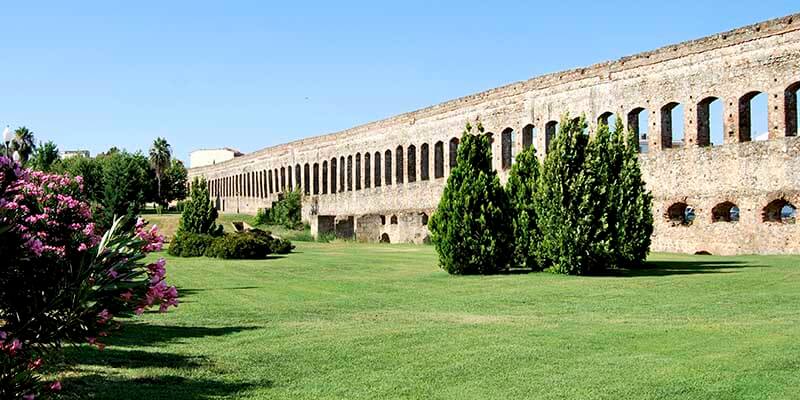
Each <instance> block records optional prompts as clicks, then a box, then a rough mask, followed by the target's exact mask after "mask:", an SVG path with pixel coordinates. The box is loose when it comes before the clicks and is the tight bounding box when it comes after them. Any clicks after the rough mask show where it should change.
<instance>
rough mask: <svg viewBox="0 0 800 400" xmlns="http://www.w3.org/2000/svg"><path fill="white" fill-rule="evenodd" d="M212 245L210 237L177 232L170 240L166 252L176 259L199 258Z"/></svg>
mask: <svg viewBox="0 0 800 400" xmlns="http://www.w3.org/2000/svg"><path fill="white" fill-rule="evenodd" d="M213 243H214V237H213V236H211V235H199V234H196V233H187V232H179V233H177V234H176V235H175V237H173V238H172V241H171V242H170V243H169V249H168V250H167V252H168V253H169V254H170V255H172V256H176V257H200V256H202V255H204V254H205V253H206V250H207V249H208V248H209V247H211V245H212V244H213Z"/></svg>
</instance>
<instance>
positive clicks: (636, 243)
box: [614, 118, 653, 268]
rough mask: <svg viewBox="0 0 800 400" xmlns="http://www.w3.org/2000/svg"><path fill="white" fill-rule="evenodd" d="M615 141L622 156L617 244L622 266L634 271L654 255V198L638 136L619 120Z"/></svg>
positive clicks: (617, 206)
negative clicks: (642, 164)
mask: <svg viewBox="0 0 800 400" xmlns="http://www.w3.org/2000/svg"><path fill="white" fill-rule="evenodd" d="M617 121H618V122H617V126H616V129H615V133H614V139H615V143H616V146H615V147H617V148H618V151H617V153H619V154H621V160H620V162H621V166H620V172H619V179H618V184H617V188H618V189H619V190H618V193H619V198H618V200H617V201H616V206H615V209H616V210H618V221H617V229H616V232H617V243H616V248H617V249H619V253H618V255H617V257H618V261H617V262H618V265H620V266H624V267H628V268H633V267H638V266H641V265H642V264H643V263H644V261H645V259H646V258H647V254H648V253H649V252H650V242H651V235H652V234H653V196H652V194H651V193H650V191H648V190H647V187H646V185H645V182H644V180H643V179H642V170H641V168H640V166H639V138H638V136H637V135H636V133H635V132H633V131H630V132H627V134H626V133H625V132H624V131H623V128H622V123H621V122H619V118H617Z"/></svg>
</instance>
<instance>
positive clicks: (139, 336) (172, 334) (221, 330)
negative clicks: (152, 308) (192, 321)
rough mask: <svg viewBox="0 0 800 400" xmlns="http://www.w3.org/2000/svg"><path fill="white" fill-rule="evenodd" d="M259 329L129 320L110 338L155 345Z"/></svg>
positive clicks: (126, 343) (127, 343)
mask: <svg viewBox="0 0 800 400" xmlns="http://www.w3.org/2000/svg"><path fill="white" fill-rule="evenodd" d="M255 329H259V328H258V327H256V326H224V327H218V328H212V327H205V326H165V325H152V324H148V323H145V322H127V323H126V324H125V325H123V327H122V330H121V331H119V332H115V333H114V335H113V336H111V337H110V338H109V339H108V344H109V345H112V346H129V347H132V346H142V347H144V346H153V345H157V344H162V343H174V342H180V341H182V340H183V339H193V338H201V337H207V336H226V335H231V334H234V333H239V332H245V331H251V330H255Z"/></svg>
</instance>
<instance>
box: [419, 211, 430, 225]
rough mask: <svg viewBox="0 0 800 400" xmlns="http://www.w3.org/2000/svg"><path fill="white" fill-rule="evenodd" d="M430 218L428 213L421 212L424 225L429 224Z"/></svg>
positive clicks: (421, 220)
mask: <svg viewBox="0 0 800 400" xmlns="http://www.w3.org/2000/svg"><path fill="white" fill-rule="evenodd" d="M428 219H429V218H428V214H427V213H421V214H420V222H422V226H428Z"/></svg>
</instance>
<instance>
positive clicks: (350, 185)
mask: <svg viewBox="0 0 800 400" xmlns="http://www.w3.org/2000/svg"><path fill="white" fill-rule="evenodd" d="M347 191H348V192H352V191H353V156H347Z"/></svg>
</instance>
